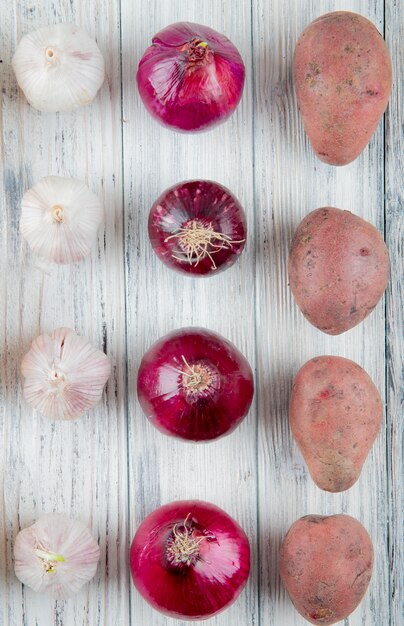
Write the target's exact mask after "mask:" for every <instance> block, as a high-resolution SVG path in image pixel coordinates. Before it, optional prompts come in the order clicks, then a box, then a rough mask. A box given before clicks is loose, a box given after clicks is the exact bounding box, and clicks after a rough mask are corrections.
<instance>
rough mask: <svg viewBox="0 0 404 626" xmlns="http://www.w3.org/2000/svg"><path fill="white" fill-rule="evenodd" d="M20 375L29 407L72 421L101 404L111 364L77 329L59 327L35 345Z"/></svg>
mask: <svg viewBox="0 0 404 626" xmlns="http://www.w3.org/2000/svg"><path fill="white" fill-rule="evenodd" d="M21 372H22V375H23V376H24V378H25V381H24V396H25V399H26V401H27V402H28V404H30V405H31V406H32V407H34V408H35V409H37V410H38V411H39V412H40V413H41V414H42V415H45V416H46V417H48V418H49V419H51V420H71V419H76V418H78V417H80V416H81V415H83V413H84V412H85V411H87V410H88V409H90V408H91V407H93V406H95V405H96V404H97V403H98V402H99V400H100V399H101V396H102V392H103V389H104V385H105V383H106V382H107V380H108V378H109V375H110V373H111V363H110V361H109V359H108V357H107V356H106V355H105V354H104V353H103V352H101V350H97V349H96V348H93V346H92V345H91V344H90V343H89V342H88V341H87V339H85V338H84V337H80V336H79V335H77V334H76V333H75V332H74V330H71V329H70V328H58V329H56V330H54V331H53V332H52V333H51V334H49V335H40V336H39V337H37V338H36V339H35V340H34V341H33V342H32V345H31V348H30V350H29V352H27V354H26V355H25V356H24V358H23V360H22V363H21Z"/></svg>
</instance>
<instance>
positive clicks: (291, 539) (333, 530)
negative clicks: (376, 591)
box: [279, 515, 373, 624]
mask: <svg viewBox="0 0 404 626" xmlns="http://www.w3.org/2000/svg"><path fill="white" fill-rule="evenodd" d="M279 567H280V575H281V578H282V581H283V584H284V585H285V587H286V589H287V591H288V594H289V596H290V598H291V600H292V602H293V604H294V605H295V607H296V609H297V610H298V611H299V613H300V614H301V615H303V617H304V618H305V619H306V620H307V621H308V622H311V623H312V624H335V623H336V622H339V621H340V620H342V619H344V618H345V617H347V616H348V615H350V614H351V613H352V611H354V610H355V609H356V607H357V606H358V604H359V603H360V601H361V600H362V598H363V596H364V595H365V592H366V589H367V587H368V584H369V581H370V578H371V575H372V568H373V546H372V542H371V539H370V537H369V535H368V533H367V532H366V530H365V528H364V527H363V526H362V524H360V523H359V522H358V521H357V520H356V519H354V518H353V517H350V516H349V515H330V516H326V517H323V516H321V515H306V517H302V518H300V519H299V520H297V521H296V522H295V523H294V524H293V525H292V526H291V527H290V529H289V531H288V533H287V535H286V537H285V539H284V540H283V543H282V546H281V550H280V563H279Z"/></svg>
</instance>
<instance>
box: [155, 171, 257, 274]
mask: <svg viewBox="0 0 404 626" xmlns="http://www.w3.org/2000/svg"><path fill="white" fill-rule="evenodd" d="M191 223H200V224H205V225H209V224H210V225H211V227H212V229H213V230H214V231H215V233H218V234H219V237H220V236H221V237H224V238H225V241H223V240H220V239H217V238H213V239H212V243H211V244H209V245H208V248H207V249H208V251H209V254H210V255H211V256H209V255H208V254H205V255H204V256H203V257H202V258H200V259H198V258H195V256H194V258H193V259H192V260H191V261H190V260H189V258H188V257H187V254H186V251H185V250H184V248H183V247H182V246H181V241H180V239H179V238H178V237H175V233H178V231H179V229H184V228H186V227H187V225H189V224H191ZM149 237H150V242H151V244H152V247H153V250H154V251H155V253H156V254H157V256H158V257H159V259H161V261H163V263H165V264H166V265H168V267H170V268H172V269H174V270H177V271H178V272H181V273H184V274H188V275H189V274H192V275H194V276H210V275H211V274H217V273H219V272H221V271H223V270H225V269H227V268H228V267H230V266H231V265H233V264H234V263H235V262H236V261H237V259H238V257H239V255H240V254H241V253H242V251H243V249H244V245H245V240H246V237H247V224H246V218H245V213H244V209H243V207H242V206H241V204H240V203H239V201H238V200H237V198H235V197H234V196H233V195H232V193H231V192H230V191H229V190H228V189H226V187H223V186H222V185H219V184H218V183H215V182H213V181H210V180H190V181H187V182H182V183H179V184H177V185H174V186H173V187H170V189H167V190H166V191H165V192H164V193H163V194H162V195H161V196H160V197H159V198H158V199H157V200H156V201H155V203H154V204H153V206H152V208H151V210H150V214H149ZM226 240H227V241H226Z"/></svg>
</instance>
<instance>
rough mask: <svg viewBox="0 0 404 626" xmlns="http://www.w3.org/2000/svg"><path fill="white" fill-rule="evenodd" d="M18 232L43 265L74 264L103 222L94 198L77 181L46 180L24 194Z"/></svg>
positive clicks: (80, 182) (87, 251)
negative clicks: (52, 263)
mask: <svg viewBox="0 0 404 626" xmlns="http://www.w3.org/2000/svg"><path fill="white" fill-rule="evenodd" d="M21 209H22V211H21V220H20V229H21V233H22V236H23V237H24V238H25V239H26V240H27V242H28V244H29V246H30V247H31V250H32V251H33V252H34V253H35V254H37V255H38V256H39V257H41V258H42V259H44V260H46V261H50V262H54V263H74V262H75V261H81V260H82V259H83V258H84V257H85V256H87V255H88V254H89V252H90V250H91V247H92V245H93V244H94V242H95V240H96V237H97V230H98V227H99V225H100V224H101V222H102V218H103V211H102V205H101V202H100V201H99V199H98V198H97V196H96V195H95V194H94V193H93V192H92V191H90V189H89V188H88V187H87V185H85V184H84V183H83V182H82V181H80V180H77V179H76V178H62V177H61V176H46V177H45V178H42V179H41V180H40V181H39V183H37V184H36V185H35V186H34V187H32V189H29V190H28V191H26V192H25V194H24V196H23V199H22V202H21Z"/></svg>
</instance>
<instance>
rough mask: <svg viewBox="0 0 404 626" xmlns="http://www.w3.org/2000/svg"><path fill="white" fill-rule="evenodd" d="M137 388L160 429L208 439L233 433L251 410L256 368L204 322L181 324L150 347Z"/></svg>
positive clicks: (191, 439)
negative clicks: (202, 324)
mask: <svg viewBox="0 0 404 626" xmlns="http://www.w3.org/2000/svg"><path fill="white" fill-rule="evenodd" d="M137 393H138V398H139V402H140V405H141V407H142V409H143V411H144V413H145V415H146V416H147V417H148V419H149V420H150V421H151V423H152V424H153V425H154V426H156V428H158V429H159V430H160V431H161V432H163V433H165V434H166V435H172V436H174V437H179V438H181V439H187V440H189V441H208V440H211V439H217V438H218V437H222V436H223V435H227V434H229V433H230V432H231V431H232V430H234V429H235V428H236V426H238V424H239V423H240V422H241V421H242V420H243V418H244V417H245V416H246V414H247V413H248V410H249V408H250V405H251V401H252V397H253V394H254V382H253V374H252V371H251V368H250V365H249V363H248V361H247V359H246V358H245V357H244V356H243V355H242V354H241V352H239V351H238V350H237V348H236V347H235V346H234V345H233V344H232V343H230V341H227V340H226V339H224V338H223V337H221V336H220V335H218V334H216V333H213V332H211V331H208V330H206V329H204V328H181V329H179V330H176V331H174V332H172V333H170V334H168V335H166V336H165V337H162V338H161V339H159V340H158V341H157V342H156V343H155V344H154V345H153V346H152V347H151V348H149V350H148V351H147V352H146V353H145V355H144V356H143V359H142V362H141V364H140V368H139V373H138V380H137Z"/></svg>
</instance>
